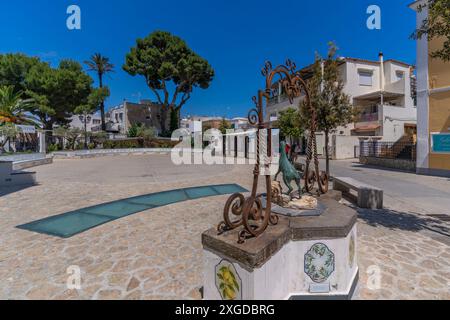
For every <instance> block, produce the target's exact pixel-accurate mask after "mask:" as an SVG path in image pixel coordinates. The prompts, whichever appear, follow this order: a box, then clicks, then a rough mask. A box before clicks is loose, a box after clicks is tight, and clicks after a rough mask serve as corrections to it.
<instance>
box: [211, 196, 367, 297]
mask: <svg viewBox="0 0 450 320" xmlns="http://www.w3.org/2000/svg"><path fill="white" fill-rule="evenodd" d="M321 202H322V203H323V204H324V205H325V206H326V207H327V209H326V210H325V212H324V213H323V214H322V215H321V216H319V217H289V218H286V217H281V218H280V222H279V224H278V225H277V226H270V227H269V229H268V230H267V231H266V232H265V233H264V234H263V235H262V236H260V237H258V238H255V239H249V240H247V241H246V242H245V243H244V244H237V232H238V231H237V230H235V231H230V232H228V233H227V234H223V235H220V236H219V235H217V231H215V230H209V231H207V232H205V233H204V234H203V246H204V298H205V299H206V300H221V299H223V300H239V299H242V300H285V299H350V298H351V297H352V295H353V291H354V289H355V286H356V283H357V281H358V265H357V257H356V252H357V250H356V249H357V248H356V246H357V241H356V240H357V232H356V212H355V211H354V210H352V209H350V208H348V207H346V206H343V205H341V204H339V203H338V202H337V201H336V200H334V199H324V200H321Z"/></svg>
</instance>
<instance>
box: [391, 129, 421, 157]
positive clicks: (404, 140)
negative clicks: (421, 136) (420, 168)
mask: <svg viewBox="0 0 450 320" xmlns="http://www.w3.org/2000/svg"><path fill="white" fill-rule="evenodd" d="M390 153H391V155H392V157H393V158H395V159H407V160H415V159H416V156H415V143H414V137H413V136H411V135H408V134H405V135H403V136H402V137H401V138H400V139H398V140H397V141H396V142H395V143H394V144H393V146H392V148H391V150H390Z"/></svg>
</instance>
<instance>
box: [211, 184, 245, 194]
mask: <svg viewBox="0 0 450 320" xmlns="http://www.w3.org/2000/svg"><path fill="white" fill-rule="evenodd" d="M211 188H213V189H214V190H216V191H217V192H218V193H219V194H232V193H236V192H247V190H246V189H244V188H242V187H241V186H240V185H237V184H223V185H217V186H211Z"/></svg>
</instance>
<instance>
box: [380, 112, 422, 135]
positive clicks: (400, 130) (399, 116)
mask: <svg viewBox="0 0 450 320" xmlns="http://www.w3.org/2000/svg"><path fill="white" fill-rule="evenodd" d="M382 115H383V118H382V121H383V141H389V142H395V141H397V140H398V139H400V138H401V137H402V136H403V135H404V133H405V130H404V129H405V128H404V127H405V124H406V123H416V122H417V121H416V119H417V109H416V108H411V107H410V108H406V107H391V106H384V107H383V109H382ZM391 119H392V120H391Z"/></svg>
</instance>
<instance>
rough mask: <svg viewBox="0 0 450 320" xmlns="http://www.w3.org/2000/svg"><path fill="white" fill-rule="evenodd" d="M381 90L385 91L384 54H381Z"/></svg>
mask: <svg viewBox="0 0 450 320" xmlns="http://www.w3.org/2000/svg"><path fill="white" fill-rule="evenodd" d="M379 57H380V90H381V91H382V92H383V91H384V56H383V52H380V54H379Z"/></svg>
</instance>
